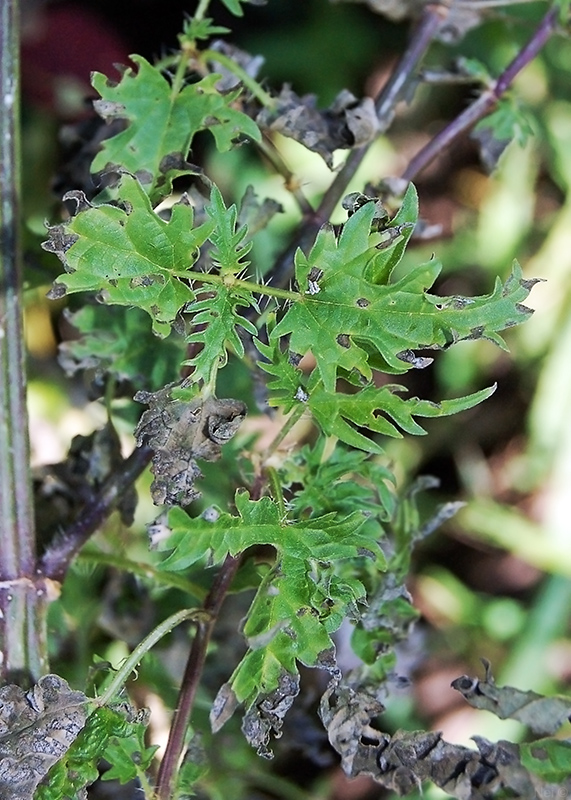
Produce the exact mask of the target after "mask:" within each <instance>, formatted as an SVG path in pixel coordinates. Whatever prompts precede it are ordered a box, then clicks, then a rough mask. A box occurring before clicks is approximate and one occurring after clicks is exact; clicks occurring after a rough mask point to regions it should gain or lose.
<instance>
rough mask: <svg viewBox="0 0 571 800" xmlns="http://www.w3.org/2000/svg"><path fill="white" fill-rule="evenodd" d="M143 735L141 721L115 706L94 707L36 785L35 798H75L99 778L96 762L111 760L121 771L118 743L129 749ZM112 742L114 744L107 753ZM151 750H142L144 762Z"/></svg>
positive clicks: (123, 768) (147, 759)
mask: <svg viewBox="0 0 571 800" xmlns="http://www.w3.org/2000/svg"><path fill="white" fill-rule="evenodd" d="M143 735H144V725H143V723H141V722H136V721H135V722H132V721H129V719H128V717H127V716H125V714H124V713H122V712H120V711H117V710H115V709H111V708H108V707H100V708H97V709H95V711H93V712H92V713H91V714H90V715H89V717H88V718H87V721H86V723H85V726H84V728H83V729H82V731H81V732H80V734H79V736H78V737H77V739H76V740H75V741H74V743H73V744H72V746H71V747H70V748H69V750H68V751H67V753H66V754H65V756H64V757H63V758H62V759H61V760H60V761H58V762H57V764H55V765H54V766H53V767H52V768H51V769H50V771H49V773H48V775H47V778H46V779H45V780H44V781H43V782H42V784H41V785H40V786H38V788H37V790H36V792H35V794H34V800H61V798H62V797H75V796H76V794H77V793H78V792H80V791H81V790H82V789H84V787H86V786H89V785H90V784H92V783H94V781H96V780H97V778H98V777H99V770H98V768H97V765H98V764H99V762H100V760H101V759H102V758H107V759H108V760H110V763H111V764H112V766H113V765H115V764H116V766H115V769H116V771H117V772H118V773H121V774H123V773H124V770H125V757H124V754H123V755H122V756H121V757H119V756H118V755H117V750H116V747H117V745H118V743H119V742H123V744H124V746H125V748H127V750H129V749H130V745H129V744H126V743H127V742H130V741H135V742H136V743H137V746H138V745H139V744H140V743H141V742H142V737H143ZM111 741H112V742H113V747H111V748H110V749H109V752H107V751H108V748H109V743H110V742H111ZM114 748H115V749H114ZM139 750H140V748H139ZM154 750H155V748H148V749H147V750H145V751H144V753H143V754H142V755H143V758H144V761H145V763H149V761H150V758H149V757H148V756H149V752H148V751H152V752H151V753H150V756H152V754H153V753H154ZM124 752H125V751H123V753H124ZM113 759H115V760H113ZM122 762H123V766H122V767H121V763H122ZM132 766H133V761H132V760H131V767H132ZM122 770H123V772H122Z"/></svg>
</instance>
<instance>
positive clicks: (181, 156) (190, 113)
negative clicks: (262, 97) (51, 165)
mask: <svg viewBox="0 0 571 800" xmlns="http://www.w3.org/2000/svg"><path fill="white" fill-rule="evenodd" d="M131 60H132V61H133V63H134V64H135V65H136V66H137V71H136V72H135V71H134V70H133V69H127V70H125V72H124V73H123V75H122V77H121V80H120V82H119V83H117V84H113V83H112V82H111V81H109V80H108V79H107V78H106V77H105V75H102V74H101V73H99V72H96V73H94V74H93V77H92V83H93V86H94V88H95V89H96V90H97V91H98V92H99V94H100V95H101V100H99V101H96V102H95V105H96V108H97V110H98V111H99V113H100V114H101V115H102V116H103V117H104V118H105V119H107V120H109V119H113V118H118V119H125V120H127V121H128V123H129V124H128V126H127V128H126V129H125V130H124V131H122V132H121V133H119V134H117V135H116V136H113V137H112V138H110V139H106V140H105V141H104V143H103V147H102V149H101V151H100V152H99V153H98V154H97V156H96V157H95V159H94V161H93V164H92V171H93V172H103V171H110V170H112V171H117V169H119V170H123V171H124V170H126V171H128V172H131V173H132V174H134V175H136V176H137V177H138V178H139V180H140V181H141V184H142V185H143V187H144V188H145V191H146V192H147V193H148V194H149V196H150V197H151V199H152V200H153V201H156V200H159V199H161V198H162V197H165V196H166V195H168V194H170V192H171V189H172V180H173V178H174V177H176V176H177V175H181V174H189V173H192V172H193V171H195V168H193V167H192V166H191V165H189V164H187V162H186V159H187V157H188V153H189V150H190V146H191V144H192V140H193V138H194V136H195V134H196V133H197V132H198V131H200V130H205V129H208V130H210V131H211V133H212V135H213V136H214V138H215V141H216V147H217V148H218V150H220V151H225V150H229V149H230V148H231V147H232V145H233V143H234V142H235V140H236V139H237V138H239V137H240V136H247V137H249V138H250V139H253V140H254V141H259V140H260V136H261V135H260V131H259V128H258V126H257V125H256V123H255V122H254V121H253V120H251V119H250V117H248V116H247V115H246V114H244V113H243V112H242V111H239V110H238V109H237V108H235V107H234V106H235V102H236V100H237V98H238V96H239V95H240V91H241V90H240V89H237V90H235V91H232V92H228V93H225V94H221V93H220V92H219V91H218V90H217V88H216V85H217V83H218V81H219V79H220V76H219V75H215V74H213V75H208V76H207V77H205V78H203V79H202V80H200V81H198V82H197V83H192V84H189V85H186V86H184V87H183V88H182V89H181V91H180V92H177V93H173V89H172V86H171V85H170V83H169V82H168V81H167V79H166V78H165V77H164V76H163V75H162V74H161V72H160V71H159V70H158V69H157V68H156V67H153V66H152V65H151V64H149V62H148V61H146V60H145V59H144V58H143V57H142V56H138V55H133V56H131Z"/></svg>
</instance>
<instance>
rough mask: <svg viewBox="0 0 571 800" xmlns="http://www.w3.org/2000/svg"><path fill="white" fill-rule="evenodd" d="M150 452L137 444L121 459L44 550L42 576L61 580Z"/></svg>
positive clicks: (41, 563)
mask: <svg viewBox="0 0 571 800" xmlns="http://www.w3.org/2000/svg"><path fill="white" fill-rule="evenodd" d="M152 453H153V451H152V450H151V448H150V447H147V446H145V445H143V446H142V447H136V448H135V449H134V450H133V452H132V453H131V455H130V456H129V457H128V458H126V459H125V460H124V461H123V463H122V464H121V466H120V467H119V468H118V469H117V470H116V471H115V472H114V473H113V474H112V475H111V476H110V477H109V478H108V479H107V481H106V482H105V484H104V485H103V488H102V489H101V491H100V492H99V493H98V495H97V496H96V497H95V498H94V500H93V501H92V502H91V503H89V505H87V506H86V507H85V508H84V509H83V510H82V511H81V512H80V514H79V516H78V518H77V520H76V521H75V522H74V523H72V525H70V527H69V528H67V530H65V531H64V532H63V534H62V535H61V536H59V537H58V538H57V539H56V541H55V542H54V543H53V544H52V545H51V546H50V547H49V548H48V549H47V550H46V552H45V553H44V555H43V557H42V559H41V561H40V571H41V572H42V574H43V575H45V576H46V577H48V578H51V579H52V580H56V581H62V580H63V579H64V577H65V574H66V572H67V569H68V567H69V565H70V563H71V561H72V559H73V558H74V556H75V555H76V554H77V553H78V552H79V550H80V549H81V547H82V546H83V545H84V544H85V542H87V540H88V539H89V538H90V536H92V535H93V534H94V533H95V531H96V530H97V529H98V528H99V527H100V526H101V524H102V523H103V522H104V520H105V519H107V517H108V516H109V514H110V513H111V512H112V511H113V510H114V509H115V507H116V506H117V504H118V503H119V502H120V500H121V498H122V496H123V493H124V492H125V490H126V489H128V488H129V487H130V486H132V485H133V483H134V482H135V481H136V480H137V478H138V477H139V475H140V474H141V473H142V472H143V470H144V469H145V467H146V466H147V464H148V463H149V461H150V460H151V456H152Z"/></svg>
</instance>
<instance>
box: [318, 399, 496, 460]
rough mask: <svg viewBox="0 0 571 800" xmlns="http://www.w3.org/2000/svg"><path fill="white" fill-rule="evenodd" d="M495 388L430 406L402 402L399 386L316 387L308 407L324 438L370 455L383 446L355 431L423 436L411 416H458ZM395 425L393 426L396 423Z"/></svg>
mask: <svg viewBox="0 0 571 800" xmlns="http://www.w3.org/2000/svg"><path fill="white" fill-rule="evenodd" d="M495 388H496V387H495V385H494V386H491V387H489V388H488V389H482V390H481V391H479V392H474V393H473V394H470V395H467V396H466V397H459V398H456V399H454V400H442V401H441V402H440V403H433V402H431V401H429V400H419V399H418V397H412V398H410V399H408V400H404V399H403V398H402V397H400V395H399V394H398V393H399V392H403V391H406V390H405V389H403V387H402V386H394V385H386V386H383V387H382V388H381V389H377V388H376V387H374V386H367V387H366V388H365V389H363V390H361V391H360V392H356V393H355V394H341V393H338V392H328V391H326V389H325V388H324V387H323V386H321V385H319V386H317V387H316V389H315V390H314V391H310V392H309V396H308V400H307V406H308V408H309V409H310V411H311V413H312V414H313V417H314V419H315V421H316V422H317V423H318V425H319V427H320V428H321V430H322V431H323V432H324V433H325V434H327V435H334V436H337V437H338V438H339V439H340V440H341V441H342V442H345V444H349V445H351V446H353V447H357V448H359V449H360V450H366V451H367V452H369V453H382V452H383V449H382V447H381V446H380V445H379V444H378V443H377V442H375V441H373V440H372V439H369V438H368V437H366V436H364V435H363V434H362V433H360V432H359V430H358V429H357V428H367V429H368V430H370V431H374V432H376V433H381V434H383V435H385V436H392V437H394V438H402V433H401V431H400V430H399V429H398V428H397V427H396V426H397V425H398V426H399V428H400V429H401V430H403V431H405V432H406V433H411V434H417V435H418V434H420V435H422V434H425V433H426V431H425V430H424V428H422V427H421V426H420V425H419V424H418V422H416V420H415V419H414V417H427V418H428V417H432V418H433V417H445V416H450V415H451V414H457V413H459V412H460V411H465V410H467V409H468V408H472V407H473V406H475V405H477V404H478V403H481V402H482V401H483V400H486V399H487V398H488V397H490V395H491V394H493V392H494V391H495ZM395 423H396V424H395Z"/></svg>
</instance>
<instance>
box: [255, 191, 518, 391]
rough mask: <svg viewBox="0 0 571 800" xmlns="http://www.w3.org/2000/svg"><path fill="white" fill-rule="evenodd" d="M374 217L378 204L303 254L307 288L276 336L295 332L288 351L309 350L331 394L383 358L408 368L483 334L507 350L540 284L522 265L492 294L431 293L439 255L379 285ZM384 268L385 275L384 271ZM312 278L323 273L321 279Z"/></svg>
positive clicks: (300, 277)
mask: <svg viewBox="0 0 571 800" xmlns="http://www.w3.org/2000/svg"><path fill="white" fill-rule="evenodd" d="M373 214H374V208H373V204H371V203H369V204H367V205H364V206H363V207H362V208H361V209H359V211H357V212H356V213H355V214H354V215H353V216H352V217H350V219H349V220H348V221H347V223H346V224H345V226H344V228H343V231H342V233H341V236H340V237H339V239H337V238H336V236H335V233H334V232H333V230H332V229H330V228H324V229H322V230H321V231H320V233H319V235H318V237H317V240H316V242H315V245H314V247H313V248H312V250H311V252H310V254H309V256H308V257H306V256H304V255H303V253H301V251H298V253H297V256H296V278H297V282H298V286H299V288H300V291H301V292H302V293H301V294H300V296H299V299H297V300H296V301H294V302H293V303H292V305H291V306H290V308H289V309H288V310H287V311H286V313H285V314H284V316H283V318H282V319H281V320H280V322H279V323H278V324H277V326H276V327H275V328H274V329H273V331H272V332H271V338H272V339H279V338H281V337H283V336H289V348H290V350H292V351H293V352H296V353H300V354H302V355H304V354H306V353H308V352H311V353H312V354H313V356H314V357H315V359H316V362H317V369H318V370H319V373H320V376H321V378H322V380H323V383H324V385H325V388H326V390H327V391H329V392H331V393H332V392H333V391H334V390H335V383H336V379H337V377H338V374H339V371H340V370H344V371H347V372H350V371H351V370H357V371H358V372H359V373H360V374H361V375H362V376H363V377H364V378H365V380H367V381H368V380H370V379H371V377H372V369H373V367H374V368H379V362H384V363H385V364H386V365H387V370H386V371H388V372H394V373H402V372H405V371H407V370H408V369H410V368H411V367H412V366H419V364H418V363H417V359H416V358H415V357H414V351H415V350H419V349H426V348H430V349H444V348H446V347H449V346H450V345H452V344H454V343H456V342H458V341H460V340H463V339H477V338H487V339H490V340H491V341H493V342H494V343H495V344H497V345H499V346H500V347H503V348H505V343H504V341H503V339H502V338H501V337H500V336H499V335H498V331H501V330H504V329H505V328H508V327H510V326H513V325H517V324H519V323H521V322H523V321H524V320H525V319H527V318H528V317H529V315H530V314H531V313H532V311H531V309H529V308H526V307H525V306H524V305H522V301H523V300H525V298H526V297H527V296H528V294H529V291H530V288H531V286H533V284H534V281H525V280H523V279H522V273H521V268H520V267H519V265H518V264H517V262H516V263H514V266H513V269H512V273H511V275H510V277H509V278H508V280H507V281H506V282H505V284H502V282H501V281H499V280H498V281H497V282H496V286H495V288H494V291H493V292H492V294H490V295H486V296H481V297H473V298H464V297H437V296H434V295H430V294H428V293H427V291H426V290H427V289H428V288H429V287H431V286H432V284H433V283H434V281H435V280H436V278H437V276H438V274H439V272H440V269H441V265H440V263H439V262H438V261H436V260H431V261H429V262H427V263H426V264H421V265H419V266H417V267H416V268H414V269H413V270H411V271H410V272H409V273H408V274H406V275H405V276H404V277H402V278H400V279H399V280H398V281H396V282H394V283H392V284H388V285H378V284H377V283H375V282H374V281H375V276H376V274H378V272H379V269H378V263H379V260H380V259H381V260H382V259H385V258H386V257H387V253H386V251H385V252H383V251H380V253H379V251H378V250H377V249H376V248H375V244H374V241H371V236H370V233H369V231H370V223H371V219H372V216H373ZM396 246H397V245H396V244H393V245H392V248H389V250H391V249H394V248H396ZM380 273H381V274H383V275H384V269H382V268H381V269H380ZM312 275H313V276H315V275H319V279H318V281H317V280H313V279H312V277H311V276H312ZM424 363H425V362H424V361H423V360H421V364H422V365H424Z"/></svg>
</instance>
